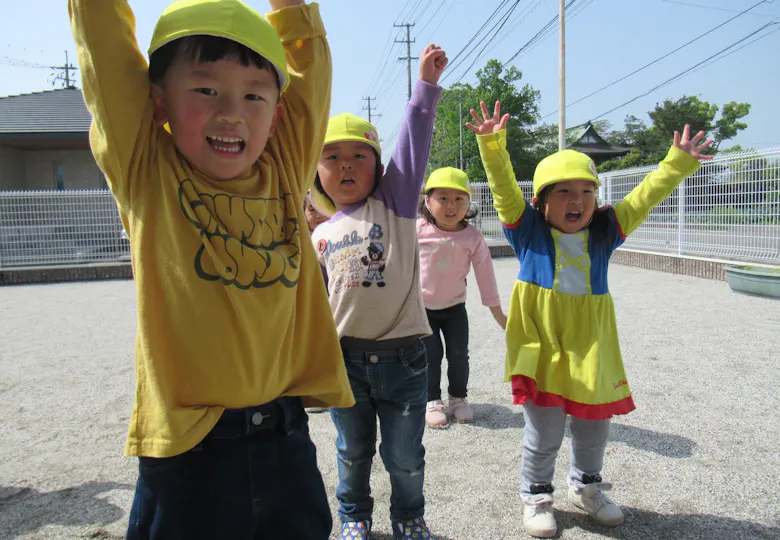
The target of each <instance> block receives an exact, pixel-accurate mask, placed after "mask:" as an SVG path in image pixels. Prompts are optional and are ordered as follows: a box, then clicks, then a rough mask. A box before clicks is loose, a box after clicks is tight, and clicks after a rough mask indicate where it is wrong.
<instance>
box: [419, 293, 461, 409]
mask: <svg viewBox="0 0 780 540" xmlns="http://www.w3.org/2000/svg"><path fill="white" fill-rule="evenodd" d="M425 311H426V313H427V314H428V324H430V325H431V330H432V331H433V333H432V334H431V335H430V336H428V337H425V338H423V343H424V344H425V352H426V354H427V356H428V401H433V400H436V399H441V361H442V358H443V357H444V347H443V346H442V342H441V339H442V335H443V336H444V344H445V345H446V346H447V379H448V380H449V389H448V391H449V394H450V395H451V396H452V397H457V398H465V397H466V387H467V386H468V384H469V317H468V314H467V313H466V304H458V305H455V306H452V307H450V308H447V309H426V310H425Z"/></svg>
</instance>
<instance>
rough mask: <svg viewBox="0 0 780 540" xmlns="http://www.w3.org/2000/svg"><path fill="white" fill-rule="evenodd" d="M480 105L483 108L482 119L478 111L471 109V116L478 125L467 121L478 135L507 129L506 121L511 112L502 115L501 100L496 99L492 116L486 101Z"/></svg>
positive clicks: (467, 124) (468, 126)
mask: <svg viewBox="0 0 780 540" xmlns="http://www.w3.org/2000/svg"><path fill="white" fill-rule="evenodd" d="M480 107H481V108H482V118H481V119H480V117H479V115H478V114H477V111H475V110H474V109H471V117H472V118H473V119H474V121H475V122H476V123H477V125H476V126H475V125H473V124H471V123H469V122H466V127H467V128H469V129H470V130H471V131H473V132H474V133H476V134H477V135H490V134H491V133H498V132H499V131H501V130H502V129H506V123H507V122H508V121H509V114H505V115H504V116H503V117H502V116H501V102H500V101H496V106H495V107H494V108H493V116H492V117H491V116H489V115H488V111H487V106H486V105H485V102H484V101H482V102H481V103H480Z"/></svg>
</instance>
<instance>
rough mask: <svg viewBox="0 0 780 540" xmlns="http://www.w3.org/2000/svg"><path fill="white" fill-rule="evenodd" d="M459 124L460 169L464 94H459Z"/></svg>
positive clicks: (461, 162)
mask: <svg viewBox="0 0 780 540" xmlns="http://www.w3.org/2000/svg"><path fill="white" fill-rule="evenodd" d="M458 125H459V126H460V170H461V171H462V170H463V94H458Z"/></svg>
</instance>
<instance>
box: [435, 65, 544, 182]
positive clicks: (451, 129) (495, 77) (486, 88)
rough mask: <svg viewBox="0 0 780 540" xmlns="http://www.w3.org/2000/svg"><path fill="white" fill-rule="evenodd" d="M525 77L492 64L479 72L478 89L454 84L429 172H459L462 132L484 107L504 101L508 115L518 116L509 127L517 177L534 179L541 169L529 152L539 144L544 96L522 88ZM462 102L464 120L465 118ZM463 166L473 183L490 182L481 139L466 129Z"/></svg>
mask: <svg viewBox="0 0 780 540" xmlns="http://www.w3.org/2000/svg"><path fill="white" fill-rule="evenodd" d="M522 77H523V74H522V73H521V72H520V71H519V70H518V69H517V68H516V67H514V66H511V67H509V68H508V69H504V66H503V65H502V64H501V62H499V61H498V60H490V61H488V63H487V64H486V65H485V67H484V68H482V69H480V70H479V71H477V82H476V85H475V86H472V85H470V84H454V85H452V86H451V87H450V88H448V89H446V90H445V91H444V95H443V96H442V98H441V101H440V102H439V106H438V109H437V111H436V122H435V124H434V133H433V142H432V145H431V157H430V160H429V162H428V170H429V171H433V170H435V169H438V168H440V167H448V166H449V167H459V165H460V163H459V161H460V129H461V124H463V123H465V122H468V121H472V119H471V115H470V114H469V110H470V109H476V110H479V104H480V102H481V101H484V102H485V103H486V104H487V106H488V108H490V110H492V107H493V104H494V103H495V102H496V100H499V101H501V110H502V112H505V113H509V114H511V115H512V116H511V118H510V120H509V125H508V131H509V138H508V140H507V150H508V152H509V156H510V159H511V160H512V165H513V166H514V168H515V173H516V174H517V177H518V178H520V179H523V178H530V177H531V175H532V174H533V167H535V165H536V164H535V163H534V162H533V157H532V156H531V154H529V152H528V150H527V148H528V147H529V146H530V144H531V142H532V140H533V139H532V136H531V132H530V126H532V125H533V124H534V123H536V121H537V119H538V117H539V92H538V91H537V90H534V89H533V88H532V87H531V86H530V85H528V84H525V85H522V86H520V81H521V80H522ZM459 99H460V101H461V103H462V115H461V114H459V104H458V102H459ZM463 162H464V169H465V170H466V173H467V174H468V176H469V178H470V179H471V180H472V181H483V180H485V170H484V168H483V167H482V160H481V159H480V157H479V149H478V147H477V141H476V138H475V137H474V134H473V133H471V131H469V130H468V129H466V128H463Z"/></svg>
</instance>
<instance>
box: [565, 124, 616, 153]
mask: <svg viewBox="0 0 780 540" xmlns="http://www.w3.org/2000/svg"><path fill="white" fill-rule="evenodd" d="M566 138H567V139H568V140H570V141H571V140H572V139H573V142H570V143H568V145H567V147H568V148H571V149H572V150H579V151H580V152H583V153H585V154H588V155H589V156H591V157H594V156H605V157H606V156H613V157H618V156H624V155H626V154H628V153H629V152H630V151H631V148H630V147H628V146H612V145H611V144H609V143H608V142H607V141H605V140H604V138H603V137H602V136H601V135H599V134H598V133H597V132H596V128H595V127H593V124H591V123H590V122H587V123H585V124H583V125H581V126H576V127H574V128H572V132H569V130H567V131H566Z"/></svg>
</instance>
